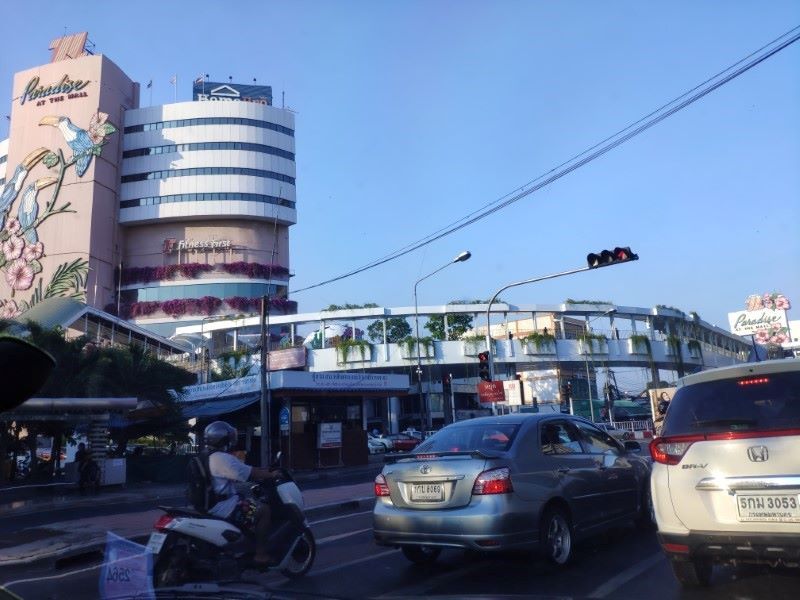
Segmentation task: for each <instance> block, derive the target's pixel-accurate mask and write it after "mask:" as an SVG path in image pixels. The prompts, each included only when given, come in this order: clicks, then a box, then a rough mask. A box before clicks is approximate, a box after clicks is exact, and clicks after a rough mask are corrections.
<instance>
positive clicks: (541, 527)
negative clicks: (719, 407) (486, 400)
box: [373, 413, 652, 565]
mask: <svg viewBox="0 0 800 600" xmlns="http://www.w3.org/2000/svg"><path fill="white" fill-rule="evenodd" d="M640 453H641V446H639V444H638V443H637V442H632V441H629V442H625V445H623V444H621V443H620V442H618V441H617V440H615V439H614V438H612V437H611V436H610V435H608V434H607V433H605V432H604V431H601V430H600V429H598V428H597V427H595V426H594V425H593V424H592V423H590V422H589V421H588V420H586V419H583V418H580V417H574V416H571V415H562V414H541V413H540V414H512V415H505V416H501V417H484V418H479V419H472V420H469V421H462V422H459V423H455V424H453V425H449V426H447V427H445V428H444V429H442V430H441V431H439V432H438V433H436V434H435V435H434V436H432V437H431V438H429V439H427V440H425V441H424V442H423V443H422V444H420V445H419V446H418V447H417V448H416V449H415V450H414V451H413V453H410V454H402V455H397V456H395V457H392V458H387V459H386V460H387V464H386V466H384V468H383V471H382V473H381V474H380V475H378V476H377V477H376V478H375V495H376V496H377V498H376V502H375V509H374V513H373V531H374V535H375V541H376V543H378V544H379V545H382V546H393V547H400V548H401V549H402V551H403V554H404V555H405V556H406V558H408V559H409V560H411V561H412V562H415V563H425V562H432V561H434V560H436V558H437V557H438V555H439V553H440V552H441V550H442V548H448V547H449V548H465V549H471V550H478V551H484V552H490V551H499V550H510V549H533V550H540V551H541V552H543V553H544V554H545V555H546V556H547V557H548V558H549V559H550V560H551V561H552V562H554V563H555V564H558V565H563V564H565V563H567V562H568V561H569V559H570V557H571V556H572V551H573V545H574V542H575V541H577V540H579V539H580V538H583V537H586V536H589V535H592V534H595V533H598V532H601V531H603V530H604V529H606V528H609V527H612V526H614V525H617V524H619V523H620V522H622V521H626V520H630V519H635V520H638V521H639V522H640V523H642V524H643V525H644V526H650V525H651V523H652V521H651V519H650V498H649V485H648V484H649V477H650V464H649V462H648V461H647V460H645V459H644V458H643V457H641V456H640Z"/></svg>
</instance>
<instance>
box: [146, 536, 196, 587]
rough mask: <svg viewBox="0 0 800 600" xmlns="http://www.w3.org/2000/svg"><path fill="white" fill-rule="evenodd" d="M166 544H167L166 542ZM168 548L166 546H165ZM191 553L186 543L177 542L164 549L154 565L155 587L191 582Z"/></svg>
mask: <svg viewBox="0 0 800 600" xmlns="http://www.w3.org/2000/svg"><path fill="white" fill-rule="evenodd" d="M165 546H167V545H166V544H165ZM165 550H166V548H165ZM190 580H191V579H190V573H189V555H188V548H187V546H186V544H175V545H174V546H172V547H170V548H169V550H168V552H164V550H162V553H161V555H160V556H159V557H158V560H156V564H155V565H154V567H153V587H154V588H161V587H172V586H178V585H183V584H184V583H187V582H189V581H190Z"/></svg>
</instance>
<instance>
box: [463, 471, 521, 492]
mask: <svg viewBox="0 0 800 600" xmlns="http://www.w3.org/2000/svg"><path fill="white" fill-rule="evenodd" d="M513 491H514V486H512V485H511V473H510V472H509V470H508V467H501V468H499V469H490V470H488V471H484V472H483V473H481V474H480V475H478V477H477V478H476V479H475V484H474V485H473V486H472V495H473V496H487V495H490V494H508V493H510V492H513Z"/></svg>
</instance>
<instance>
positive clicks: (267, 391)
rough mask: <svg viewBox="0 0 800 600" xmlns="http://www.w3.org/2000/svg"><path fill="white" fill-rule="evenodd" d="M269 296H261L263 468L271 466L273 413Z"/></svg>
mask: <svg viewBox="0 0 800 600" xmlns="http://www.w3.org/2000/svg"><path fill="white" fill-rule="evenodd" d="M268 336H269V296H268V295H266V294H265V295H264V296H262V297H261V369H260V370H261V402H260V408H261V468H262V469H266V468H268V467H269V461H270V457H271V456H272V449H271V448H270V431H271V429H270V415H271V414H272V389H271V387H270V383H271V382H270V377H269V348H268V347H267V344H269V337H268Z"/></svg>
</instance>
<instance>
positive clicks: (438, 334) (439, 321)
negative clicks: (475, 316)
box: [425, 315, 472, 340]
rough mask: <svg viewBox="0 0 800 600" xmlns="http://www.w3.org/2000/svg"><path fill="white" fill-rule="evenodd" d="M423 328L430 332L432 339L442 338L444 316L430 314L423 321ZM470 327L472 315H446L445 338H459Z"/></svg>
mask: <svg viewBox="0 0 800 600" xmlns="http://www.w3.org/2000/svg"><path fill="white" fill-rule="evenodd" d="M425 329H427V330H428V331H430V332H431V335H432V336H433V337H434V339H437V340H444V339H445V335H444V316H443V315H431V316H429V317H428V322H427V323H425ZM470 329H472V315H447V339H448V340H457V339H460V338H461V336H462V335H464V334H465V333H466V332H467V331H469V330H470Z"/></svg>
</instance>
